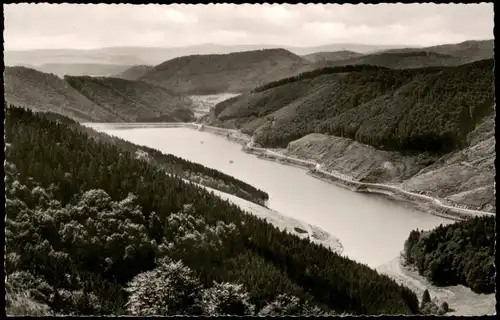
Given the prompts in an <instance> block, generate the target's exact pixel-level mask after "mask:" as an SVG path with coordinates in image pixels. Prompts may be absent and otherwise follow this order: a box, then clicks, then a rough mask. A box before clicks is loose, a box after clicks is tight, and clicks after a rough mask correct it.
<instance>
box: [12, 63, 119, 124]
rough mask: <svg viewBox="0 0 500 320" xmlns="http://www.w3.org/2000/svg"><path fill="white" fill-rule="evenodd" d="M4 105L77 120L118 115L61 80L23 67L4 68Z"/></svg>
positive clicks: (99, 119) (105, 118)
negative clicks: (56, 114) (52, 113)
mask: <svg viewBox="0 0 500 320" xmlns="http://www.w3.org/2000/svg"><path fill="white" fill-rule="evenodd" d="M4 99H5V101H7V103H11V104H14V105H20V106H26V107H29V108H32V109H34V110H39V111H52V112H57V113H60V114H63V115H66V116H68V117H71V118H73V119H76V120H78V121H113V119H116V118H117V116H116V114H115V113H114V112H111V111H109V110H106V109H104V108H102V107H101V106H99V105H97V104H95V103H94V102H92V101H90V100H89V99H87V98H86V97H85V96H83V95H82V94H81V93H80V92H78V91H77V90H75V89H74V88H73V87H71V86H70V85H69V84H68V83H67V82H66V81H64V80H63V79H61V78H59V77H57V76H55V75H53V74H48V73H43V72H40V71H37V70H34V69H30V68H25V67H6V68H5V71H4Z"/></svg>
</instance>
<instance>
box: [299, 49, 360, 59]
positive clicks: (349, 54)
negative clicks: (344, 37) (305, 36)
mask: <svg viewBox="0 0 500 320" xmlns="http://www.w3.org/2000/svg"><path fill="white" fill-rule="evenodd" d="M360 56H363V54H362V53H358V52H354V51H348V50H342V51H333V52H316V53H311V54H307V55H304V56H302V57H303V58H305V59H307V60H309V61H311V62H321V61H336V60H345V59H350V58H356V57H360Z"/></svg>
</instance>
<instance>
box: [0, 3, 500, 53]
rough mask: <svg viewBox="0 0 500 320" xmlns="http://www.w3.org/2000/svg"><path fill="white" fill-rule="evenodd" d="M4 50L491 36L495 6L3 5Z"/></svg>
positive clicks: (412, 41)
mask: <svg viewBox="0 0 500 320" xmlns="http://www.w3.org/2000/svg"><path fill="white" fill-rule="evenodd" d="M4 16H5V30H4V39H5V47H6V48H7V49H32V48H97V47H110V46H158V47H168V46H183V45H196V44H200V43H221V44H274V45H289V46H314V45H322V44H328V43H335V42H350V43H366V44H407V45H434V44H441V43H450V42H460V41H464V40H469V39H491V38H493V25H494V21H493V4H492V3H482V4H445V5H436V4H377V5H350V4H345V5H337V4H326V5H320V4H307V5H305V4H299V5H287V4H285V5H277V4H273V5H269V4H255V5H252V4H245V5H235V4H215V5H214V4H212V5H185V4H184V5H126V4H125V5H107V4H98V5H87V4H57V5H52V4H26V3H24V4H8V5H4Z"/></svg>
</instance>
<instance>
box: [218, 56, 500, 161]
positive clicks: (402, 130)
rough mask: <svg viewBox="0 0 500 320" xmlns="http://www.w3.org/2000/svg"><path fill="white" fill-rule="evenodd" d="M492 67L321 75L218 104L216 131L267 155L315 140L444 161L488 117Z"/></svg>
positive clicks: (323, 72) (325, 72)
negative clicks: (440, 156)
mask: <svg viewBox="0 0 500 320" xmlns="http://www.w3.org/2000/svg"><path fill="white" fill-rule="evenodd" d="M493 64H494V61H493V60H492V59H490V60H482V61H478V62H474V63H470V64H466V65H461V66H456V67H428V68H420V69H405V70H393V69H385V68H378V67H377V68H373V67H371V68H368V67H367V68H365V69H360V70H357V69H356V68H357V67H351V68H353V70H352V71H351V72H347V71H346V72H344V73H342V72H340V73H339V72H338V71H335V70H336V69H335V68H331V69H328V68H327V69H321V70H317V71H312V72H309V73H306V74H303V75H301V76H298V77H295V78H289V79H283V80H280V81H278V82H276V83H271V84H268V85H266V86H264V87H262V88H260V89H257V90H255V92H253V93H248V94H242V95H240V96H238V97H235V98H233V99H230V100H228V101H223V102H221V103H220V104H218V105H216V107H215V108H214V112H213V116H214V117H216V118H217V121H218V122H220V123H215V124H216V125H220V124H222V125H224V124H226V123H227V124H230V125H233V124H234V126H236V127H238V128H240V129H241V130H242V131H244V132H245V133H248V134H255V137H256V140H255V141H256V142H257V143H259V144H260V145H262V146H265V147H286V146H287V145H288V143H289V142H291V141H293V140H296V139H299V138H301V137H303V136H305V135H307V134H310V133H315V132H316V133H324V134H330V135H334V136H340V137H345V138H349V139H354V140H356V141H358V142H361V143H364V144H368V145H371V146H374V147H376V148H379V149H387V150H398V151H417V152H424V151H429V152H433V153H446V152H449V151H452V150H457V149H460V148H462V147H464V146H465V145H466V143H467V134H468V133H470V132H471V131H472V130H473V129H474V128H475V126H476V125H477V124H478V123H479V122H480V120H481V119H483V118H484V117H485V116H487V115H489V114H491V113H492V112H493V104H494V87H493V80H494V77H493ZM360 67H362V66H359V68H360ZM340 68H347V67H340ZM332 70H334V71H335V72H333V73H332ZM210 121H214V120H213V119H212V118H210Z"/></svg>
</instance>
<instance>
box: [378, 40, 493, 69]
mask: <svg viewBox="0 0 500 320" xmlns="http://www.w3.org/2000/svg"><path fill="white" fill-rule="evenodd" d="M494 50H495V40H493V39H492V40H469V41H464V42H460V43H452V44H443V45H438V46H432V47H425V48H418V49H415V48H402V49H389V50H385V51H384V52H385V53H408V52H413V51H426V52H433V53H437V54H441V55H449V56H452V57H457V58H462V63H467V62H473V61H477V60H484V59H492V58H493V57H494V54H495V51H494Z"/></svg>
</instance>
